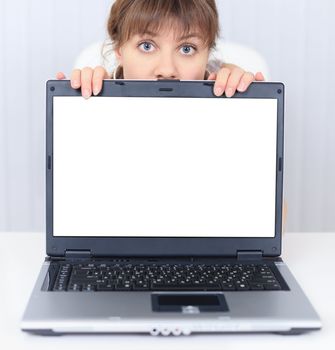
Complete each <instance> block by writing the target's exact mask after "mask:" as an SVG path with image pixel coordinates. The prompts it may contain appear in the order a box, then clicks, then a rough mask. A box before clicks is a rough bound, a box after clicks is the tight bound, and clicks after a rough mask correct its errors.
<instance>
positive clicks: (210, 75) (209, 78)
mask: <svg viewBox="0 0 335 350" xmlns="http://www.w3.org/2000/svg"><path fill="white" fill-rule="evenodd" d="M215 79H216V73H215V72H213V73H210V74H209V76H208V78H207V80H215Z"/></svg>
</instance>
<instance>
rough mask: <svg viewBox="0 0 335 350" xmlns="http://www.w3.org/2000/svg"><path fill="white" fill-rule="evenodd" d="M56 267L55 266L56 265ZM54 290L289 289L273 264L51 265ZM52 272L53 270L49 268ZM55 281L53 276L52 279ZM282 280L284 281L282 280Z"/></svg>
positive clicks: (98, 263) (50, 288) (50, 287)
mask: <svg viewBox="0 0 335 350" xmlns="http://www.w3.org/2000/svg"><path fill="white" fill-rule="evenodd" d="M55 266H56V268H55ZM50 268H52V269H53V274H54V278H53V280H54V282H53V283H51V285H50V286H49V290H51V291H73V292H80V291H81V292H93V291H250V290H251V291H264V290H269V291H273V290H285V289H288V287H287V286H286V284H285V282H284V281H283V279H282V278H281V276H280V275H279V272H278V271H275V270H276V267H275V266H274V265H273V264H264V263H262V264H244V263H242V264H228V263H227V264H214V265H213V264H210V265H208V264H173V263H172V264H171V263H169V264H115V263H100V262H94V263H88V264H84V263H74V264H70V263H57V264H54V263H53V264H51V266H50ZM49 272H50V269H49ZM51 280H52V279H51ZM280 280H281V281H280Z"/></svg>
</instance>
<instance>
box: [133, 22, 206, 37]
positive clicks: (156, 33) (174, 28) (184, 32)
mask: <svg viewBox="0 0 335 350" xmlns="http://www.w3.org/2000/svg"><path fill="white" fill-rule="evenodd" d="M134 35H137V36H140V37H142V36H150V37H153V38H155V37H170V36H171V37H173V39H174V40H175V41H178V42H179V41H182V40H187V39H196V40H198V41H201V42H203V41H204V38H203V36H202V35H201V32H200V30H199V29H198V28H197V27H193V28H183V27H182V26H181V25H171V24H169V23H166V24H161V25H160V26H154V27H153V26H151V25H148V26H147V27H146V28H141V29H140V28H138V30H137V31H136V32H135V31H134V32H133V33H131V36H134Z"/></svg>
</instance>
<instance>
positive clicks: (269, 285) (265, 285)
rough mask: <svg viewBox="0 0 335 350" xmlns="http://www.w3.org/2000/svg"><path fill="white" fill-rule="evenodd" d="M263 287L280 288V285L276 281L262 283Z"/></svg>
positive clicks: (267, 288) (269, 288)
mask: <svg viewBox="0 0 335 350" xmlns="http://www.w3.org/2000/svg"><path fill="white" fill-rule="evenodd" d="M264 289H266V290H279V289H281V287H280V285H279V284H278V283H269V284H264Z"/></svg>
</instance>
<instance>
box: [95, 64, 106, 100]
mask: <svg viewBox="0 0 335 350" xmlns="http://www.w3.org/2000/svg"><path fill="white" fill-rule="evenodd" d="M106 78H108V74H107V72H106V69H105V68H104V67H102V66H98V67H96V68H95V69H94V72H93V95H95V96H96V95H98V94H99V92H100V91H101V89H102V83H103V80H104V79H106Z"/></svg>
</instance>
